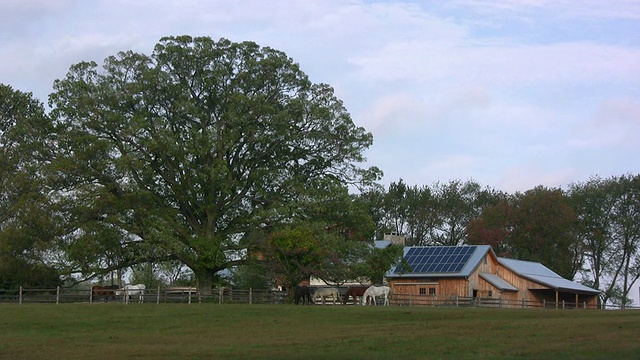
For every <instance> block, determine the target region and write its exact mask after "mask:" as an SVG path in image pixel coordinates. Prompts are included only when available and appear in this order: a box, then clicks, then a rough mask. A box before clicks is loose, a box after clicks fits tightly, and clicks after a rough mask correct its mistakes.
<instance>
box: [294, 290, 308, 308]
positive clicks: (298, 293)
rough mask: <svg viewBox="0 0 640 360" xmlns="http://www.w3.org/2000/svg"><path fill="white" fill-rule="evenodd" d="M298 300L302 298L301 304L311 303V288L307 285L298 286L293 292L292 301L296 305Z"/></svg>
mask: <svg viewBox="0 0 640 360" xmlns="http://www.w3.org/2000/svg"><path fill="white" fill-rule="evenodd" d="M300 300H302V304H303V305H304V304H306V305H311V303H312V300H311V289H309V287H307V286H298V287H297V288H296V292H295V299H294V300H293V302H294V303H295V304H296V305H298V304H300Z"/></svg>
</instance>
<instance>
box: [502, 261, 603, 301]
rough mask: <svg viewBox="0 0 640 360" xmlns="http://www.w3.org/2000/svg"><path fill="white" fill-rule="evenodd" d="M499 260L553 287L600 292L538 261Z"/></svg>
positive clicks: (509, 267)
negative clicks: (569, 278)
mask: <svg viewBox="0 0 640 360" xmlns="http://www.w3.org/2000/svg"><path fill="white" fill-rule="evenodd" d="M498 262H499V263H500V264H502V265H503V266H505V267H506V268H508V269H510V270H511V271H513V272H514V273H516V274H518V275H520V276H522V277H524V278H527V279H529V280H532V281H535V282H537V283H540V284H542V285H546V286H548V287H550V288H552V289H556V290H570V291H575V292H582V293H587V294H599V293H600V291H599V290H596V289H592V288H590V287H588V286H584V285H582V284H579V283H577V282H573V281H571V280H567V279H565V278H563V277H562V276H560V275H558V274H556V273H555V272H553V271H552V270H551V269H549V268H548V267H546V266H544V265H542V264H540V263H538V262H533V261H524V260H514V259H507V258H498Z"/></svg>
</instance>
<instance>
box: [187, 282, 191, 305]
mask: <svg viewBox="0 0 640 360" xmlns="http://www.w3.org/2000/svg"><path fill="white" fill-rule="evenodd" d="M188 303H189V304H191V286H189V302H188Z"/></svg>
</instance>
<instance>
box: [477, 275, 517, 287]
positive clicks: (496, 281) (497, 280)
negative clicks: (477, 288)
mask: <svg viewBox="0 0 640 360" xmlns="http://www.w3.org/2000/svg"><path fill="white" fill-rule="evenodd" d="M478 275H479V276H480V277H481V278H483V279H485V280H486V281H487V282H488V283H489V284H491V285H493V286H494V287H495V288H496V289H499V290H503V291H518V288H517V287H515V286H513V285H511V284H509V283H508V282H507V281H506V280H505V279H503V278H501V277H500V276H498V275H496V274H489V273H482V272H481V273H478Z"/></svg>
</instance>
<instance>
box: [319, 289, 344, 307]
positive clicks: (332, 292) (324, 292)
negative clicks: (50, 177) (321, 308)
mask: <svg viewBox="0 0 640 360" xmlns="http://www.w3.org/2000/svg"><path fill="white" fill-rule="evenodd" d="M318 296H319V297H320V299H321V300H322V305H324V298H325V297H329V296H331V297H332V298H333V305H335V304H336V300H338V301H339V299H340V292H339V291H338V289H336V288H333V287H325V288H319V289H318V290H316V292H314V293H313V301H316V298H317V297H318Z"/></svg>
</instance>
